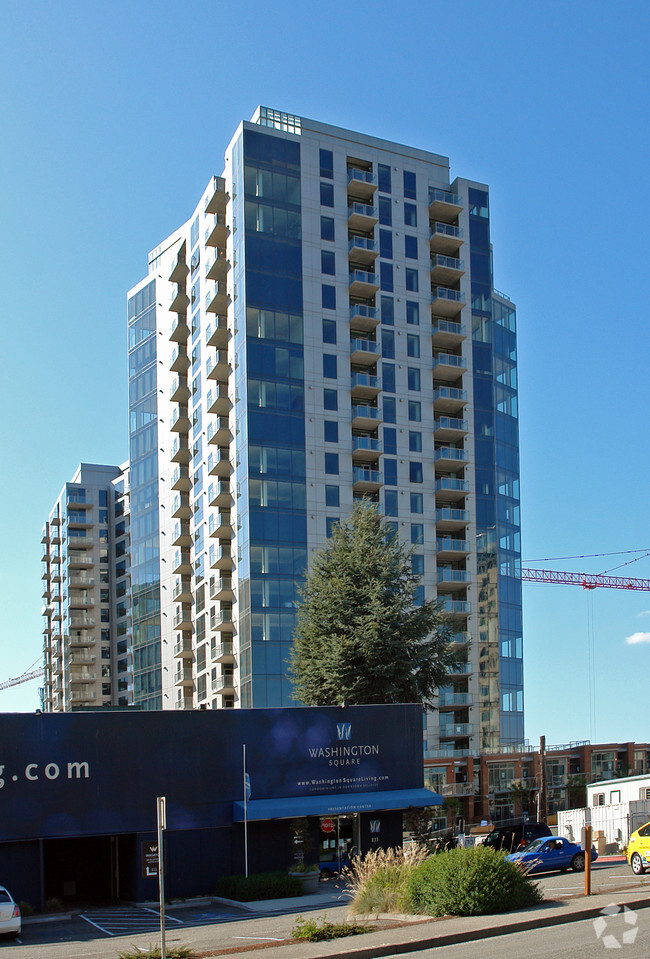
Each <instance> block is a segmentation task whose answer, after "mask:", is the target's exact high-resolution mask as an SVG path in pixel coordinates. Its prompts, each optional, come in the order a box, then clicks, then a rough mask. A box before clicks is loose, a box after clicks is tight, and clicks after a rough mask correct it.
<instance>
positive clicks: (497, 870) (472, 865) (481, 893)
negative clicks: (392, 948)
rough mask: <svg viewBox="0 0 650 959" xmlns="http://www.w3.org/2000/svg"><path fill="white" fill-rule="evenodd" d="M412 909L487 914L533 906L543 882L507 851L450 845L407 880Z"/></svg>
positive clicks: (435, 913) (430, 913) (436, 913)
mask: <svg viewBox="0 0 650 959" xmlns="http://www.w3.org/2000/svg"><path fill="white" fill-rule="evenodd" d="M406 894H407V897H408V901H409V905H410V910H411V912H414V913H424V914H425V915H428V916H449V915H451V916H481V915H485V914H487V913H495V912H508V911H510V910H512V909H523V908H525V907H526V906H533V905H535V904H536V903H538V902H541V901H542V899H543V896H542V893H541V891H540V888H539V885H538V884H537V883H535V882H533V881H532V880H531V879H530V877H529V876H527V875H526V874H525V873H524V872H523V870H522V869H521V867H519V866H518V865H515V863H512V862H506V858H505V853H498V852H495V851H494V850H492V849H486V848H485V847H484V846H477V847H476V848H473V849H450V850H448V851H447V852H442V853H438V855H436V856H431V857H430V858H429V859H426V860H425V861H424V862H423V863H422V864H421V865H419V866H417V867H416V868H415V869H414V870H413V872H412V873H411V875H410V876H409V877H408V879H407V882H406Z"/></svg>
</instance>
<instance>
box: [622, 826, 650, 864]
mask: <svg viewBox="0 0 650 959" xmlns="http://www.w3.org/2000/svg"><path fill="white" fill-rule="evenodd" d="M625 855H626V858H627V861H628V862H629V864H630V866H631V867H632V872H633V873H634V875H635V876H641V875H643V873H644V872H645V871H646V869H650V822H647V823H646V824H645V826H641V827H640V828H639V829H637V830H636V832H633V833H632V835H631V836H630V841H629V843H628V844H627V850H626V852H625Z"/></svg>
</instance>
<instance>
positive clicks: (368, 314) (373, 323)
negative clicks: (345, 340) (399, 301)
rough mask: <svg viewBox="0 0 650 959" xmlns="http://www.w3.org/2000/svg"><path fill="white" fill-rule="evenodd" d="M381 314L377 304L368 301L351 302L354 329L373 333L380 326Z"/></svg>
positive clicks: (351, 317)
mask: <svg viewBox="0 0 650 959" xmlns="http://www.w3.org/2000/svg"><path fill="white" fill-rule="evenodd" d="M379 322H380V316H379V310H378V309H377V307H376V306H368V305H367V304H366V303H351V304H350V326H351V328H352V329H353V330H360V331H363V332H364V333H372V331H373V330H376V329H377V327H378V326H379Z"/></svg>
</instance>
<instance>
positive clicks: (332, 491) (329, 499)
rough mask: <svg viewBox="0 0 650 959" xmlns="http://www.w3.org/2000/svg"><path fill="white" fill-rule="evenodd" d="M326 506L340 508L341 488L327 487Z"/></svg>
mask: <svg viewBox="0 0 650 959" xmlns="http://www.w3.org/2000/svg"><path fill="white" fill-rule="evenodd" d="M325 505H326V506H339V505H340V504H339V488H338V486H326V487H325Z"/></svg>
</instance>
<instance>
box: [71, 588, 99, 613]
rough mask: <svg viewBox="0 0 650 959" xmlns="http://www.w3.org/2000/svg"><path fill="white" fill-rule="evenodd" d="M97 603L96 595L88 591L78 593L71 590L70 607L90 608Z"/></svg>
mask: <svg viewBox="0 0 650 959" xmlns="http://www.w3.org/2000/svg"><path fill="white" fill-rule="evenodd" d="M94 605H95V597H94V596H88V594H87V593H83V592H80V593H76V592H73V591H72V590H70V609H90V608H91V607H93V606H94Z"/></svg>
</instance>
